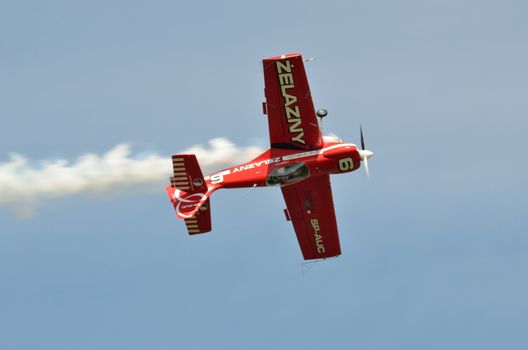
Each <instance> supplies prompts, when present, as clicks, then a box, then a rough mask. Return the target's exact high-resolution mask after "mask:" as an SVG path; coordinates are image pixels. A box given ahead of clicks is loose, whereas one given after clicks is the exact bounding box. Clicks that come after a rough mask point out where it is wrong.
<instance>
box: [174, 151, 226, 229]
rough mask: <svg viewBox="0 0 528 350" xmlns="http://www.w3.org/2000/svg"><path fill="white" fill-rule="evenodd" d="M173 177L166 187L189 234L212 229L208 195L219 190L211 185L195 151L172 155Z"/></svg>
mask: <svg viewBox="0 0 528 350" xmlns="http://www.w3.org/2000/svg"><path fill="white" fill-rule="evenodd" d="M172 165H173V171H174V176H172V177H171V178H170V182H171V185H170V186H167V187H166V188H165V190H166V191H167V195H168V196H169V199H170V201H171V203H172V204H173V206H174V209H175V210H176V216H177V217H178V218H179V219H184V220H185V223H186V226H187V230H188V232H189V234H197V233H204V232H209V231H211V205H210V202H209V196H210V195H211V194H212V193H213V192H214V190H215V189H216V188H215V187H214V186H208V183H207V182H206V181H205V179H204V177H203V174H202V171H201V169H200V166H199V165H198V160H197V159H196V156H195V155H194V154H177V155H174V156H172Z"/></svg>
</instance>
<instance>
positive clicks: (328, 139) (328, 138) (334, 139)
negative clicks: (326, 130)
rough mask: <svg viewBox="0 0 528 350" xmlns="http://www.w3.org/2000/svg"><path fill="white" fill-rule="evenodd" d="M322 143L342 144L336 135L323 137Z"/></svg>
mask: <svg viewBox="0 0 528 350" xmlns="http://www.w3.org/2000/svg"><path fill="white" fill-rule="evenodd" d="M323 141H325V142H343V140H341V138H339V137H338V136H337V135H325V136H323Z"/></svg>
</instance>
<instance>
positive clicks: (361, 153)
mask: <svg viewBox="0 0 528 350" xmlns="http://www.w3.org/2000/svg"><path fill="white" fill-rule="evenodd" d="M358 152H359V156H360V157H361V160H365V159H369V158H370V157H372V156H373V155H374V152H372V151H369V150H366V149H364V150H359V151H358Z"/></svg>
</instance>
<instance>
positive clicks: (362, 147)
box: [359, 125, 365, 150]
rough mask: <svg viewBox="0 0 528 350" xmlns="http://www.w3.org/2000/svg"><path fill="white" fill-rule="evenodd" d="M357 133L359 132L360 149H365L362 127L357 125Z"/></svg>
mask: <svg viewBox="0 0 528 350" xmlns="http://www.w3.org/2000/svg"><path fill="white" fill-rule="evenodd" d="M359 133H360V134H361V149H362V150H365V139H364V138H363V128H362V127H361V125H360V126H359Z"/></svg>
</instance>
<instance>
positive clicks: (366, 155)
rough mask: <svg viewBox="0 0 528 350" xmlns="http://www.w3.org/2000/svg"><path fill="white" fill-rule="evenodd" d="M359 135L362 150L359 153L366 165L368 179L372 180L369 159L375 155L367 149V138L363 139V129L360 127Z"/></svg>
mask: <svg viewBox="0 0 528 350" xmlns="http://www.w3.org/2000/svg"><path fill="white" fill-rule="evenodd" d="M359 133H360V136H361V150H360V151H359V156H360V157H361V160H362V161H363V163H365V171H366V172H367V177H369V178H370V174H369V168H368V159H369V158H370V157H372V156H373V155H374V153H373V152H372V151H369V150H367V149H365V138H364V137H363V128H362V127H361V125H360V126H359Z"/></svg>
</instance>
